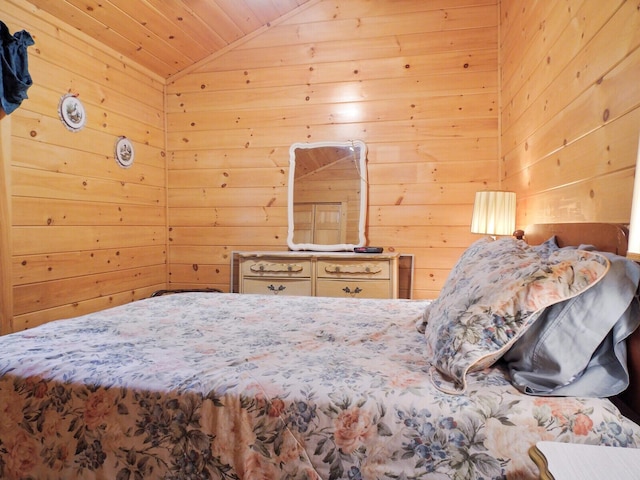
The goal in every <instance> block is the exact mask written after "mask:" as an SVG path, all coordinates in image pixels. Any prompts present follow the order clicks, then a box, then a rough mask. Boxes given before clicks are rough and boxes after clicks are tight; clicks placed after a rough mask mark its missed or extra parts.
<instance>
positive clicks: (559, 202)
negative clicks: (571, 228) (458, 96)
mask: <svg viewBox="0 0 640 480" xmlns="http://www.w3.org/2000/svg"><path fill="white" fill-rule="evenodd" d="M500 17H501V26H502V28H501V38H500V51H501V53H502V58H503V59H504V63H503V65H502V69H501V79H502V89H501V105H502V108H501V125H502V132H501V179H502V182H503V185H504V186H505V187H506V188H509V189H513V190H515V191H516V192H518V224H519V226H525V225H527V224H530V223H536V222H546V223H554V222H599V221H605V222H620V223H627V222H628V221H629V218H630V212H631V198H632V191H633V177H634V171H635V162H636V154H637V148H638V134H639V128H638V125H640V108H639V107H640V87H639V85H638V78H639V76H640V48H639V46H640V33H639V32H640V11H639V10H638V8H637V4H636V3H634V2H624V1H622V0H612V1H609V2H593V1H588V0H582V1H580V0H574V1H569V2H562V3H558V2H536V3H535V4H531V5H529V4H527V5H523V4H522V2H517V1H514V0H504V1H502V2H501V14H500Z"/></svg>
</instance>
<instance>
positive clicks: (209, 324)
mask: <svg viewBox="0 0 640 480" xmlns="http://www.w3.org/2000/svg"><path fill="white" fill-rule="evenodd" d="M583 227H584V226H581V227H580V228H579V229H578V230H575V231H574V229H576V228H577V227H575V226H566V228H567V229H568V230H563V228H565V226H560V225H557V226H536V227H534V228H531V229H530V230H529V229H528V230H527V241H528V242H530V243H531V244H534V243H535V244H536V245H537V244H540V246H539V247H536V248H538V250H536V252H537V253H536V255H543V254H544V255H547V254H549V255H551V254H550V253H549V252H550V251H551V250H553V252H556V251H561V252H569V253H562V255H566V258H563V259H562V262H564V263H557V264H552V265H551V267H549V265H547V267H548V268H547V267H545V268H546V270H545V271H547V270H548V271H549V272H552V275H550V276H548V275H539V274H538V275H537V277H536V278H537V279H539V278H541V277H544V278H545V279H546V280H548V279H549V278H551V280H549V281H547V283H544V282H542V284H540V283H539V282H538V283H531V284H530V285H531V286H533V287H535V288H534V290H531V289H529V290H528V294H529V297H531V295H533V297H535V298H536V299H537V300H540V299H543V298H546V297H548V296H549V295H547V293H548V292H549V291H550V290H549V289H552V290H553V292H554V294H556V295H557V293H558V289H560V290H563V291H565V290H566V291H569V290H571V293H570V294H569V295H568V296H567V298H566V299H564V300H563V301H564V302H568V303H570V304H571V305H574V306H575V305H576V301H577V300H576V299H580V301H581V299H582V297H583V296H585V292H594V291H595V287H594V285H600V284H602V283H603V282H604V280H603V278H607V276H608V275H609V271H612V270H613V267H612V265H613V261H611V262H609V261H604V260H602V259H603V258H604V257H603V256H602V254H601V253H599V252H603V251H608V252H614V253H616V254H624V252H625V251H626V244H625V242H626V236H625V232H624V229H623V228H621V227H619V226H613V225H607V226H606V227H604V226H598V227H596V228H595V230H594V228H593V226H590V228H591V230H589V228H587V230H586V231H587V233H589V231H591V233H593V232H594V231H595V232H597V234H598V236H595V237H592V236H588V235H586V234H585V230H584V228H583ZM604 230H606V231H607V233H606V234H605V237H606V238H605V239H602V238H600V237H599V235H601V234H602V233H603V231H604ZM576 235H577V236H576ZM552 236H555V238H556V241H555V242H551V243H553V245H552V244H551V243H550V242H549V240H550V237H552ZM594 239H595V240H594ZM488 242H489V241H488V240H487V241H486V242H485V240H481V241H479V243H478V242H476V243H475V244H474V245H473V246H472V247H470V250H468V251H467V252H465V255H463V257H462V258H461V261H460V262H459V264H458V265H457V266H456V268H454V269H453V270H452V275H451V276H450V278H449V279H448V280H447V286H446V287H445V288H444V289H443V292H444V293H443V295H442V298H440V297H439V298H438V299H437V300H435V301H420V300H373V299H372V300H364V299H332V298H322V297H281V296H269V297H267V296H262V295H240V294H234V293H202V292H200V293H193V292H191V293H189V292H187V293H180V294H175V295H162V296H156V297H153V298H148V299H145V300H140V301H136V302H133V303H130V304H127V305H123V306H119V307H115V308H111V309H108V310H105V311H102V312H97V313H93V314H90V315H85V316H82V317H78V318H73V319H68V320H61V321H56V322H51V323H48V324H45V325H42V326H39V327H36V328H33V329H31V330H26V331H23V332H17V333H14V334H10V335H6V336H4V337H0V478H3V479H23V478H24V479H38V480H49V479H50V480H53V479H76V478H77V479H96V480H97V479H118V480H120V479H122V480H125V479H156V478H157V479H187V478H188V479H208V478H215V479H327V480H328V479H338V478H344V479H353V480H359V479H363V480H366V479H449V478H452V479H503V478H508V479H530V478H531V479H533V478H537V475H538V471H537V467H536V466H535V464H534V463H533V461H532V460H531V459H530V457H529V455H528V450H529V448H530V447H531V446H532V445H534V444H535V443H536V442H537V441H539V440H557V441H563V442H578V443H588V444H597V445H615V446H622V447H629V448H640V426H638V424H636V423H635V422H633V421H632V420H631V419H630V418H629V417H631V416H632V415H634V408H635V410H637V409H638V405H640V403H638V390H637V387H638V379H637V372H638V365H637V354H638V353H639V352H640V349H639V348H638V345H637V342H638V330H637V329H636V330H635V332H634V333H633V334H631V332H627V333H620V332H621V331H622V330H623V329H624V328H623V327H622V326H620V324H621V323H623V322H622V321H621V320H618V319H617V317H618V316H619V317H620V318H622V317H623V316H624V315H623V314H620V315H618V314H617V313H616V314H615V315H616V322H615V325H614V326H612V327H611V328H610V332H609V333H608V334H607V337H606V339H604V340H602V341H600V343H598V345H597V349H598V355H595V354H594V355H593V357H599V356H600V355H601V354H602V355H604V357H603V358H606V359H607V361H606V362H605V361H601V362H600V363H599V364H598V365H597V366H595V367H594V369H595V373H592V372H591V369H589V370H588V371H586V370H585V371H581V372H580V374H579V375H577V374H575V373H573V374H571V375H572V378H571V381H570V382H566V381H565V380H562V381H560V382H559V383H558V382H556V383H557V385H556V386H555V387H553V382H547V383H545V385H544V386H545V387H547V388H548V390H549V391H547V392H538V393H539V394H532V393H531V392H530V391H527V387H523V386H522V385H520V384H517V383H514V381H513V378H515V377H516V376H517V375H516V373H518V374H522V373H523V372H524V371H525V370H526V368H524V367H522V365H523V364H527V362H528V361H529V360H530V359H526V361H525V360H523V359H522V358H520V359H515V360H514V358H513V357H515V356H517V355H516V353H514V352H517V351H518V348H516V347H517V345H518V342H519V341H522V340H523V339H526V335H527V333H528V332H529V331H534V330H532V329H531V328H528V329H527V330H526V331H518V332H515V330H517V329H518V328H521V327H519V326H517V325H516V323H518V322H519V325H520V326H521V325H525V324H528V325H538V324H541V323H542V320H541V319H543V320H544V321H546V322H547V323H550V322H551V320H550V319H549V318H550V315H551V313H550V311H551V308H552V307H553V306H557V305H559V304H560V303H559V301H558V302H548V303H549V305H543V306H541V305H540V304H539V303H536V302H533V303H536V304H535V305H533V306H530V308H529V307H528V308H529V310H526V311H525V309H523V308H521V307H517V308H516V307H514V306H513V305H512V304H511V303H509V302H506V303H509V305H508V306H504V305H503V304H504V303H505V302H504V298H505V297H504V296H503V298H502V299H501V300H500V307H499V308H498V307H497V306H496V304H495V303H494V304H492V306H491V308H490V310H491V315H490V316H491V317H492V318H494V319H496V318H498V317H500V319H501V321H502V322H503V323H509V324H510V325H509V326H508V328H506V330H504V331H501V332H497V331H496V330H495V329H493V330H492V333H491V335H490V337H491V338H490V340H491V342H493V344H494V345H493V346H491V347H488V348H489V350H490V351H489V352H487V351H486V350H483V351H482V352H481V353H478V350H479V349H480V347H479V344H480V342H478V341H474V342H471V347H472V348H467V347H469V342H464V345H465V348H466V350H464V349H463V350H460V351H463V354H456V353H452V351H451V349H452V348H453V346H452V345H454V344H456V345H458V347H459V346H460V345H459V344H460V337H459V336H456V335H454V334H453V333H452V331H451V330H447V328H448V327H447V324H446V322H444V323H443V322H442V321H441V320H439V319H441V318H443V317H446V316H447V315H456V316H457V317H462V318H463V319H464V318H466V317H465V315H466V313H463V314H460V311H457V310H456V308H457V307H456V306H458V307H459V301H458V303H456V301H453V300H452V299H453V298H454V297H455V292H461V291H471V290H473V291H475V290H476V284H475V283H473V282H470V280H472V279H473V278H476V277H474V276H473V275H470V274H469V271H470V270H469V265H468V264H467V265H466V266H465V265H464V259H465V258H466V259H467V261H468V262H471V263H473V262H477V261H479V260H478V259H479V258H488V257H490V256H491V255H485V254H484V253H482V252H483V251H482V248H494V247H493V246H494V245H498V244H489V243H488ZM566 242H569V243H568V244H570V245H579V244H591V245H594V247H587V246H584V247H583V248H582V249H565V248H561V247H564V246H565V245H566V244H567V243H566ZM507 243H508V244H509V245H510V246H509V248H514V247H513V245H518V244H519V243H518V242H517V241H516V240H513V239H508V240H506V241H505V244H507ZM520 244H524V242H520ZM474 248H475V249H476V250H473V249H474ZM517 248H523V249H528V248H529V247H527V246H526V245H525V246H524V247H517ZM523 251H525V250H522V251H521V250H518V252H519V253H518V254H517V255H512V254H509V255H510V258H511V257H513V258H516V257H517V258H518V259H519V260H518V261H520V260H522V259H527V258H528V257H527V255H528V254H524V253H522V252H523ZM527 251H528V250H527ZM469 252H470V253H469ZM541 252H542V253H541ZM492 255H495V253H494V254H492ZM553 255H556V253H553ZM570 258H578V260H577V262H578V263H575V264H570V267H569V268H567V265H568V264H567V262H568V261H569V260H568V259H570ZM607 258H608V257H607ZM494 261H495V259H494ZM527 262H529V260H527ZM499 263H500V265H501V267H500V268H503V267H504V266H505V263H504V262H502V261H500V262H499ZM528 265H530V263H528ZM557 265H559V266H560V267H558V268H559V269H558V268H556V266H557ZM512 267H513V268H515V269H516V270H517V271H518V272H520V273H519V275H520V274H521V273H522V272H523V271H525V270H526V268H524V267H522V265H518V264H515V265H512ZM483 268H485V269H486V264H485V266H484V267H483ZM567 271H570V272H571V279H570V280H569V281H567V278H568V277H567V274H566V273H567ZM594 272H595V273H594ZM460 273H462V275H460ZM482 273H483V275H485V278H486V279H487V281H486V282H483V284H484V285H487V284H494V285H498V284H499V282H500V281H501V280H495V279H494V278H493V279H492V277H491V276H490V275H491V274H490V273H487V272H486V270H485V271H484V272H482ZM456 275H458V277H456ZM487 275H488V276H487ZM500 276H501V278H502V277H504V276H505V274H504V272H502V273H501V274H500ZM634 281H635V280H634ZM465 282H466V283H465ZM520 283H522V282H520ZM569 284H570V286H571V288H569V287H568V285H569ZM470 285H471V286H472V287H473V288H471V286H470ZM533 287H532V288H533ZM465 289H466V290H465ZM636 289H637V283H636ZM532 292H533V293H532ZM540 292H542V294H540ZM520 294H521V292H518V293H517V294H516V295H515V296H518V295H520ZM485 295H486V294H485ZM632 296H633V297H634V300H633V301H630V302H629V305H627V309H626V310H625V312H627V313H630V315H627V317H626V319H627V321H631V322H633V321H634V320H633V319H631V320H629V319H630V318H631V317H633V316H634V315H635V314H636V313H637V310H636V309H635V307H634V305H635V303H637V298H636V297H635V291H634V292H632ZM478 298H480V297H479V296H471V295H469V294H467V295H466V297H465V299H464V300H463V304H464V303H465V302H466V303H467V305H466V307H465V308H466V310H465V312H469V311H472V310H473V308H476V307H475V306H476V305H478V304H480V303H482V302H480V301H479V300H478ZM472 299H475V300H473V301H471V300H472ZM540 301H542V300H540ZM526 302H528V303H531V299H530V298H529V299H528V300H526ZM634 302H635V303H634ZM568 303H566V304H564V305H565V307H566V305H567V304H568ZM454 307H455V308H454ZM483 308H484V309H485V311H486V310H487V308H488V307H486V306H485V307H483ZM509 308H511V309H513V308H516V310H517V312H518V315H516V316H515V317H517V318H515V317H514V318H511V317H509V315H507V314H501V313H500V309H509ZM567 308H568V307H567ZM567 308H565V310H564V311H565V313H566V310H567ZM532 309H533V310H532ZM458 310H459V308H458ZM505 311H506V310H505ZM529 311H533V313H531V314H529V313H527V312H529ZM541 311H542V312H544V315H546V316H547V317H544V315H542V314H541V313H540V312H541ZM623 313H624V312H623ZM565 316H566V315H565ZM534 317H537V319H536V318H534ZM548 317H549V318H548ZM507 318H510V321H509V322H504V320H505V319H507ZM516 320H517V321H516ZM463 323H464V322H463ZM459 325H460V323H458V326H459ZM466 327H467V328H466V330H465V335H469V332H470V329H469V328H468V325H466ZM626 328H627V330H629V329H631V330H632V328H630V327H629V326H628V325H627V327H626ZM443 329H444V330H443ZM614 331H615V332H617V336H615V338H613V337H611V335H612V332H614ZM632 331H633V330H632ZM505 332H506V333H505ZM628 334H631V336H628ZM542 336H545V337H553V335H549V333H548V331H543V333H542ZM503 337H504V338H503ZM508 337H510V338H508ZM627 337H628V338H627ZM612 338H613V339H612ZM620 338H622V340H620ZM448 340H451V341H450V342H449V341H448ZM476 340H477V338H476ZM485 340H486V338H485ZM535 341H536V342H538V343H540V342H539V339H538V338H535ZM566 341H567V342H569V340H568V337H567V339H566ZM496 342H497V343H496ZM528 342H530V340H528ZM538 343H537V344H536V345H537V348H539V349H540V351H543V350H544V348H543V347H542V346H540V345H538ZM578 343H579V344H580V345H584V344H585V343H588V342H587V341H583V340H582V339H580V341H579V342H578ZM607 343H610V344H611V348H610V349H609V350H608V351H607V352H604V353H603V352H601V351H600V349H601V348H602V346H603V345H606V344H607ZM567 344H568V343H567ZM626 345H629V346H630V348H629V353H630V355H628V361H627V362H625V361H621V359H622V360H625V359H626V358H627V352H626V350H625V347H626ZM633 345H635V347H632V346H633ZM482 348H485V347H482ZM633 348H635V350H633ZM520 350H522V349H520ZM443 352H444V353H443ZM456 355H457V356H458V357H464V358H465V359H467V360H468V359H469V358H470V357H473V359H472V360H470V361H468V362H467V364H465V366H464V367H461V366H460V364H455V362H453V363H454V365H453V366H452V365H451V363H452V361H451V358H452V357H453V356H456ZM509 355H510V356H511V360H510V361H507V360H505V358H508V357H509ZM525 356H526V355H525ZM436 359H437V360H436ZM590 362H591V360H590ZM607 362H608V363H607ZM514 365H515V366H516V367H518V368H520V370H519V371H517V372H516V370H517V368H516V367H514ZM602 365H605V367H606V368H605V370H606V372H605V374H606V377H602V375H603V373H602V368H601V367H602ZM525 366H526V365H525ZM447 368H453V369H452V370H447ZM627 368H628V369H629V371H627ZM616 369H617V370H616ZM531 370H532V371H531V372H529V373H532V374H533V375H534V376H535V375H540V372H541V371H542V370H544V369H542V370H541V369H539V368H538V366H537V365H534V366H533V367H532V368H531ZM561 370H562V369H561ZM607 372H611V374H610V375H609V373H607ZM524 373H527V372H524ZM564 373H565V372H564V371H563V372H562V374H564ZM625 374H626V375H627V376H626V377H625ZM590 375H596V377H590ZM525 376H526V375H525ZM559 376H561V375H560V373H558V372H557V371H555V372H553V375H550V377H553V378H552V379H554V380H556V379H557V377H559ZM609 376H610V377H612V378H613V377H616V380H615V381H609V380H608V377H609ZM619 377H623V378H622V380H621V379H620V378H619ZM584 378H596V379H598V380H597V382H595V384H596V387H597V388H601V387H602V385H603V384H608V385H609V384H610V387H609V388H610V392H609V393H611V395H609V394H607V395H603V392H602V391H598V392H591V391H590V392H591V393H589V394H588V395H574V394H573V393H575V391H571V388H574V386H575V385H577V384H580V381H581V379H584ZM602 378H605V381H602ZM629 378H630V380H629ZM536 380H537V381H539V380H540V379H539V378H536ZM587 385H588V386H589V388H592V387H593V385H594V382H593V381H591V382H587ZM567 388H569V393H571V394H568V393H567V390H566V389H567ZM602 388H604V387H602ZM606 397H615V398H606ZM621 412H624V413H625V414H626V415H627V416H625V415H623V413H621ZM635 413H637V412H635Z"/></svg>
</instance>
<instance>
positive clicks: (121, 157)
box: [116, 137, 135, 168]
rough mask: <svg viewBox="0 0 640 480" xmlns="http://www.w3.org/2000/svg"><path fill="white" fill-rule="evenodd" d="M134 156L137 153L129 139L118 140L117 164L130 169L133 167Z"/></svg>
mask: <svg viewBox="0 0 640 480" xmlns="http://www.w3.org/2000/svg"><path fill="white" fill-rule="evenodd" d="M134 156H135V152H134V150H133V144H132V143H131V141H130V140H129V139H128V138H127V137H118V140H116V162H118V165H120V166H121V167H124V168H129V167H130V166H131V165H133V157H134Z"/></svg>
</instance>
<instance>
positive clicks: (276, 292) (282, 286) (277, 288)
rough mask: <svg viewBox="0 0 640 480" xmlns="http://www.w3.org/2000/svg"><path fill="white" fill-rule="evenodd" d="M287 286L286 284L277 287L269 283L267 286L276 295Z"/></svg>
mask: <svg viewBox="0 0 640 480" xmlns="http://www.w3.org/2000/svg"><path fill="white" fill-rule="evenodd" d="M285 288H287V287H285V286H284V285H278V286H277V287H275V286H273V285H269V286H268V287H267V290H270V291H271V293H273V294H274V295H277V294H279V293H280V292H282V291H283V290H284V289H285Z"/></svg>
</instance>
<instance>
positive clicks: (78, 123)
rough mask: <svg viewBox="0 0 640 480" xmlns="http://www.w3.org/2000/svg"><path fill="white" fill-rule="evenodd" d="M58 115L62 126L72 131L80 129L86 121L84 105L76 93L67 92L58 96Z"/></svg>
mask: <svg viewBox="0 0 640 480" xmlns="http://www.w3.org/2000/svg"><path fill="white" fill-rule="evenodd" d="M58 115H59V116H60V120H62V123H63V124H64V126H65V127H67V129H68V130H71V131H72V132H78V131H80V130H82V128H83V127H84V124H85V123H87V115H86V113H85V111H84V105H82V102H81V101H80V99H79V98H78V95H77V94H73V93H67V94H65V95H63V96H62V97H60V103H59V104H58Z"/></svg>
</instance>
